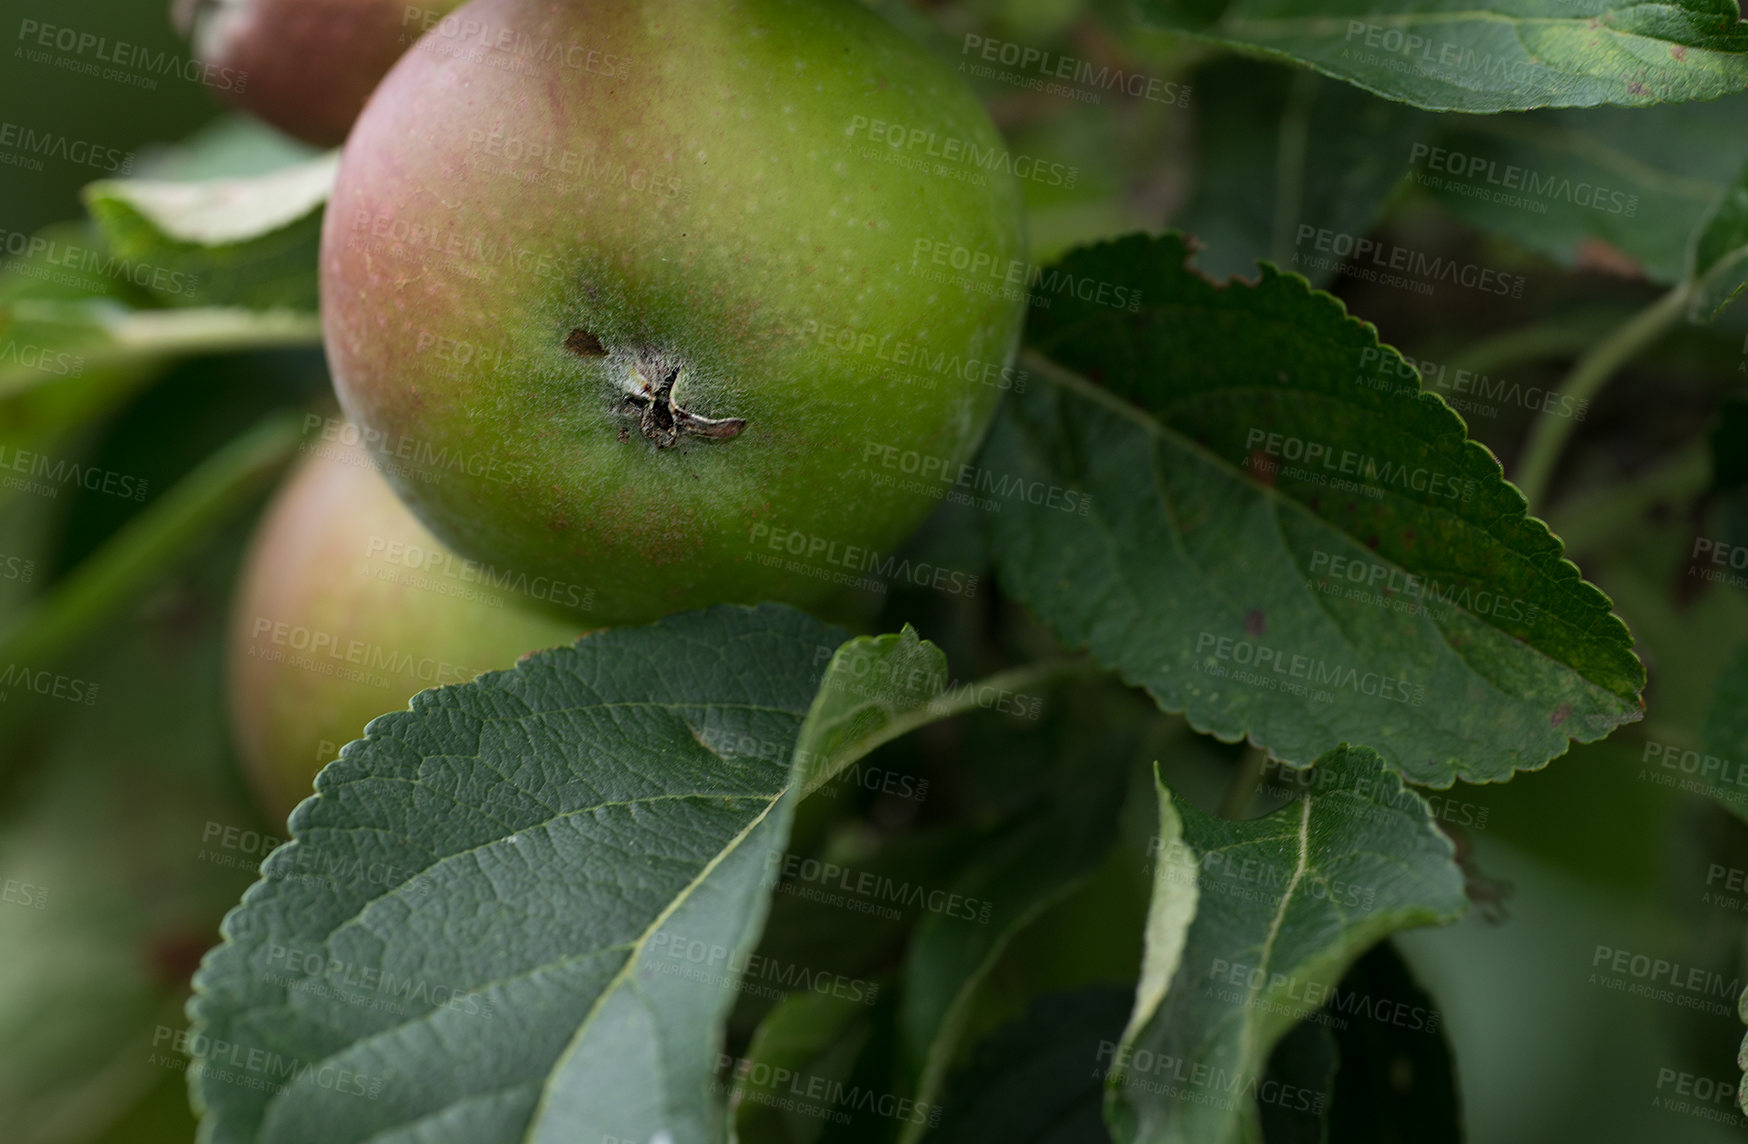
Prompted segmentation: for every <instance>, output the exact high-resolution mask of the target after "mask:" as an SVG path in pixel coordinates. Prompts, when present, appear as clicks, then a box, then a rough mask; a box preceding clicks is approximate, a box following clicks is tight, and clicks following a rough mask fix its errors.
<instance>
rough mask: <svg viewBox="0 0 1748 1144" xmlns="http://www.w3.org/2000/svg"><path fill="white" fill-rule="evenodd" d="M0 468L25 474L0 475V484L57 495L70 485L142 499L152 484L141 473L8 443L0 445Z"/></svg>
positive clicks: (1, 485)
mask: <svg viewBox="0 0 1748 1144" xmlns="http://www.w3.org/2000/svg"><path fill="white" fill-rule="evenodd" d="M0 470H11V471H12V472H14V473H22V474H24V476H23V477H13V476H0V488H7V489H13V490H16V491H18V492H24V493H32V494H34V495H36V496H42V497H55V496H59V495H60V491H61V489H62V488H67V487H73V488H81V489H85V490H86V491H88V492H94V493H105V494H107V495H109V496H115V497H120V498H122V499H123V500H131V501H143V500H145V499H146V492H147V491H148V490H149V489H150V487H151V483H150V482H149V481H147V480H145V479H144V478H141V477H135V476H130V475H128V474H127V473H118V472H116V471H114V470H113V469H103V468H99V467H98V466H96V465H82V464H80V463H79V462H78V461H69V460H67V459H66V458H64V457H62V458H59V459H56V458H54V457H51V456H49V455H48V454H47V453H34V452H31V451H30V450H28V449H19V448H15V447H12V446H8V445H0ZM57 486H58V487H57Z"/></svg>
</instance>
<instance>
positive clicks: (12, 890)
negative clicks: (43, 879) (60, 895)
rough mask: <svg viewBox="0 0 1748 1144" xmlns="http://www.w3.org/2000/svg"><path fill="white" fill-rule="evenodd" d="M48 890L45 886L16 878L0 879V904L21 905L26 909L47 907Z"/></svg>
mask: <svg viewBox="0 0 1748 1144" xmlns="http://www.w3.org/2000/svg"><path fill="white" fill-rule="evenodd" d="M48 904H49V892H48V888H47V887H45V886H39V885H37V884H36V883H34V882H24V881H20V880H19V879H17V878H6V879H0V905H7V906H22V907H24V908H25V909H27V910H41V909H47V908H48Z"/></svg>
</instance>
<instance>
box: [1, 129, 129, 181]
mask: <svg viewBox="0 0 1748 1144" xmlns="http://www.w3.org/2000/svg"><path fill="white" fill-rule="evenodd" d="M45 159H49V160H53V161H54V162H57V163H63V164H66V165H67V166H70V167H89V168H91V169H92V170H94V171H97V172H99V173H101V174H106V175H125V174H128V173H129V172H130V171H132V170H133V169H134V156H133V152H132V151H123V150H121V149H120V148H119V147H105V146H103V145H101V144H98V143H92V142H90V141H89V140H85V139H75V138H73V137H72V136H70V135H62V134H61V133H60V132H58V131H48V130H44V129H39V128H36V127H32V126H30V125H29V124H25V123H13V122H12V121H11V120H0V164H4V165H5V166H8V167H21V168H23V169H24V170H27V171H41V170H43V169H44V163H43V160H45Z"/></svg>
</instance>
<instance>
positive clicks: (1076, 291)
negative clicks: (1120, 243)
mask: <svg viewBox="0 0 1748 1144" xmlns="http://www.w3.org/2000/svg"><path fill="white" fill-rule="evenodd" d="M935 267H941V268H944V269H941V270H937V269H934V268H935ZM946 271H951V272H952V273H947V272H946ZM910 272H911V274H912V275H914V276H916V277H920V278H924V279H926V280H927V281H931V282H940V283H943V284H946V285H958V286H960V287H962V288H964V289H966V290H971V291H974V292H977V293H982V294H988V295H990V296H992V297H998V298H1006V299H1007V300H1009V301H1013V302H1019V301H1029V302H1030V303H1031V304H1032V305H1034V306H1038V307H1039V308H1041V309H1047V308H1048V307H1049V305H1050V303H1051V301H1052V295H1054V296H1055V297H1058V298H1076V299H1079V300H1080V301H1082V302H1091V303H1093V304H1094V305H1098V306H1109V307H1111V308H1112V309H1113V310H1127V311H1128V312H1129V313H1131V314H1133V313H1137V312H1139V311H1140V309H1141V291H1140V290H1138V289H1136V288H1135V287H1133V286H1123V285H1119V284H1118V283H1115V282H1108V281H1105V280H1103V279H1099V278H1089V277H1087V276H1085V275H1076V274H1071V273H1069V272H1068V271H1067V270H1064V269H1063V268H1062V267H1060V266H1049V267H1045V266H1039V265H1038V264H1036V263H1033V262H1026V261H1023V260H1021V259H1018V258H998V257H997V256H995V255H993V254H991V253H989V252H988V251H986V250H973V249H971V248H970V247H968V246H961V245H960V244H958V243H956V242H950V241H947V240H945V239H937V238H919V239H917V240H916V241H915V242H914V243H913V244H912V246H911V257H910Z"/></svg>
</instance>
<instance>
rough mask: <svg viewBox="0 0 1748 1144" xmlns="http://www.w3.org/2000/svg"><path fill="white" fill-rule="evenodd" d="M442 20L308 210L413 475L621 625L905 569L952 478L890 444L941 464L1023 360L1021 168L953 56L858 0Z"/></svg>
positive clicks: (473, 528)
mask: <svg viewBox="0 0 1748 1144" xmlns="http://www.w3.org/2000/svg"><path fill="white" fill-rule="evenodd" d="M453 19H454V20H455V21H457V22H458V24H459V25H460V26H463V27H472V28H475V29H477V33H476V34H475V35H474V36H473V37H472V39H471V40H463V41H458V42H457V43H456V44H454V45H452V46H451V47H452V48H453V50H444V51H438V50H427V48H426V45H425V44H424V43H422V44H421V45H420V47H419V48H418V49H416V50H414V51H411V52H409V53H408V54H407V55H406V56H404V57H402V59H401V60H400V62H399V63H398V64H396V65H395V67H394V69H393V70H392V71H391V72H390V73H389V75H388V77H387V78H386V79H385V80H384V81H383V83H382V85H381V86H380V87H379V88H378V89H377V91H376V92H375V94H374V95H372V97H371V100H370V103H369V105H368V106H367V107H366V108H365V110H364V114H363V115H362V116H360V118H359V120H358V125H357V127H356V128H355V129H354V131H353V133H352V135H351V136H350V137H349V138H348V140H347V144H346V149H345V151H344V154H343V156H342V159H341V164H340V172H339V177H338V181H337V184H336V186H335V189H334V195H333V198H332V201H331V203H330V205H329V207H328V211H327V215H326V218H325V221H324V229H323V235H322V254H321V258H322V264H321V283H322V315H323V325H324V330H325V334H326V344H327V350H328V356H329V362H330V365H331V367H332V371H333V375H334V381H335V386H336V389H337V391H338V393H339V396H340V399H341V403H342V404H343V406H344V407H345V409H346V412H347V414H348V416H349V417H351V418H352V419H353V420H354V421H355V422H357V423H358V424H359V425H361V426H362V427H363V428H364V429H365V430H366V432H367V433H368V434H369V435H370V442H371V448H372V450H373V452H374V453H375V454H376V455H377V456H379V457H380V458H381V459H382V460H383V461H384V463H385V467H386V468H385V471H386V472H388V473H389V475H390V478H391V480H392V481H393V482H394V483H395V486H396V488H397V489H398V490H399V491H400V493H401V494H402V496H403V497H404V498H405V499H406V500H407V501H408V503H409V504H411V505H412V506H413V508H414V511H415V512H417V513H418V515H419V516H420V517H421V518H422V519H423V520H424V521H425V522H426V523H427V524H428V525H429V526H430V527H431V528H432V530H433V531H434V532H436V533H437V534H438V535H439V536H441V537H442V538H443V539H444V540H445V541H447V542H448V543H449V544H451V545H452V546H453V547H454V548H455V549H456V550H458V551H460V552H463V553H466V554H468V555H470V556H473V557H476V558H478V559H482V560H490V561H494V562H502V563H505V564H507V565H510V566H514V567H518V568H523V569H527V570H531V571H538V572H541V573H543V574H546V575H549V576H554V577H564V576H567V575H568V576H572V577H574V576H575V575H577V574H578V570H579V569H584V568H586V569H588V570H589V571H590V573H591V576H592V579H591V580H590V582H589V583H590V586H591V587H592V588H594V589H595V590H596V601H597V611H596V613H595V616H596V617H597V618H598V619H599V620H600V621H601V622H606V623H623V622H632V621H642V620H647V619H650V618H652V617H655V616H658V615H662V614H664V613H667V612H670V611H675V610H679V609H685V608H691V607H698V606H703V605H707V604H713V603H722V602H743V603H746V602H756V601H760V600H768V599H769V600H783V601H787V602H790V603H794V604H797V605H800V606H808V605H810V604H812V603H814V602H817V601H818V600H820V599H822V598H823V597H824V596H825V595H826V594H827V593H829V592H831V591H833V590H835V589H836V588H837V587H838V586H839V585H842V584H848V583H852V582H859V581H864V580H867V579H874V580H879V579H881V578H882V577H883V576H884V577H886V578H890V577H891V576H892V568H893V557H892V555H891V553H892V549H893V548H894V547H895V546H897V545H898V544H900V543H901V542H902V541H903V539H904V538H905V537H906V535H908V534H909V533H910V532H911V531H912V530H913V529H914V528H915V527H916V526H917V524H918V523H920V521H921V518H922V517H923V516H924V515H926V513H927V511H928V510H929V508H930V507H931V506H932V505H934V504H935V503H937V502H938V500H939V494H938V493H937V494H936V495H934V496H926V495H925V496H919V495H918V493H917V491H916V489H914V488H909V487H905V486H904V483H903V482H899V483H894V482H892V481H891V480H889V479H885V478H887V477H889V476H890V474H889V473H885V472H883V471H882V470H881V467H880V466H879V465H875V464H871V461H870V458H879V457H902V458H906V459H907V463H908V460H911V459H913V460H915V462H916V464H917V465H920V466H921V467H922V468H924V469H926V470H927V471H928V473H929V474H931V475H932V477H933V478H934V479H936V480H939V478H940V477H941V475H942V474H947V479H949V480H951V479H952V475H953V474H957V473H959V472H961V471H962V470H961V466H963V465H964V464H965V463H966V462H967V461H968V460H969V458H970V456H971V454H972V452H973V450H974V449H975V447H976V445H977V443H978V441H979V439H980V437H981V435H982V434H983V431H984V430H985V429H986V427H987V425H988V422H989V419H990V416H991V415H992V413H993V411H994V408H995V406H996V403H997V402H998V400H999V398H1000V396H1001V393H1002V391H1003V390H1004V389H1007V388H1010V387H1012V386H1013V385H1014V384H1015V382H1016V377H1017V376H1023V375H1017V374H1016V371H1015V370H1014V368H1013V366H1012V362H1013V355H1014V353H1015V349H1016V343H1017V339H1018V334H1019V329H1020V324H1021V318H1022V315H1023V311H1024V307H1025V297H1026V293H1025V279H1026V276H1027V273H1028V270H1027V266H1026V264H1025V261H1024V259H1025V252H1024V240H1023V219H1022V210H1021V196H1020V193H1019V189H1018V185H1017V181H1016V179H1015V172H1014V170H1013V169H1012V168H1013V166H1014V164H1015V162H1016V161H1015V160H1013V159H1012V158H1011V157H1009V156H1008V155H1007V153H1006V152H1005V151H1004V150H1003V149H1002V144H1001V140H1000V137H999V136H998V134H997V132H996V131H995V128H994V127H993V125H992V124H991V123H990V121H989V119H988V117H987V115H986V114H985V113H984V111H983V109H982V107H981V106H980V105H979V104H978V103H977V101H976V99H975V98H974V97H973V96H972V94H971V93H970V92H969V90H968V89H967V88H966V87H965V85H964V84H963V82H962V81H961V79H960V77H959V76H957V75H956V74H954V73H953V72H952V71H951V70H949V69H948V68H946V67H945V66H943V65H941V64H939V63H937V62H936V61H934V60H933V59H932V58H930V57H929V56H928V55H927V54H926V53H925V52H924V51H923V49H921V48H920V47H918V46H917V45H915V44H914V43H912V42H910V41H909V40H907V39H905V38H904V37H902V36H901V35H899V34H898V33H897V32H896V31H894V30H893V29H892V28H890V27H889V26H888V25H887V24H885V23H884V22H883V21H882V20H881V19H880V18H879V17H878V16H876V15H874V14H873V13H871V12H869V11H867V10H865V9H864V8H862V7H861V6H860V5H859V4H856V3H852V2H850V0H744V2H739V3H712V4H695V3H682V2H679V0H643V2H636V0H621V2H600V0H595V2H591V0H474V2H472V3H469V4H467V5H465V6H463V7H462V8H461V9H459V10H458V11H456V12H455V14H454V16H453ZM428 39H429V37H428ZM924 491H925V492H927V491H928V490H927V489H925V490H924ZM913 579H914V577H913Z"/></svg>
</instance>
